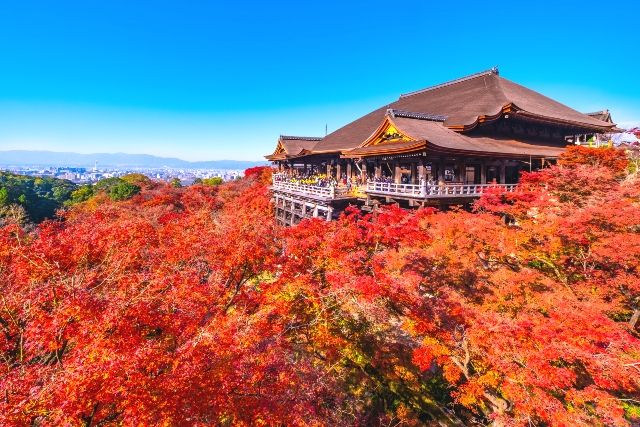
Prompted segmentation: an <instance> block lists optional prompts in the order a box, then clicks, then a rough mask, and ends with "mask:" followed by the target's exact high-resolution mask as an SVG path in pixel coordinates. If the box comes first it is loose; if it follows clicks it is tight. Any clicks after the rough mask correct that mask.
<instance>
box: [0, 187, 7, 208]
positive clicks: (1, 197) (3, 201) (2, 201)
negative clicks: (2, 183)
mask: <svg viewBox="0 0 640 427" xmlns="http://www.w3.org/2000/svg"><path fill="white" fill-rule="evenodd" d="M8 204H9V191H8V190H7V189H6V188H4V187H0V207H1V206H7V205H8Z"/></svg>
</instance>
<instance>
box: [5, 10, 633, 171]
mask: <svg viewBox="0 0 640 427" xmlns="http://www.w3.org/2000/svg"><path fill="white" fill-rule="evenodd" d="M638 4H639V2H637V1H616V0H610V1H607V2H603V1H597V2H591V1H586V0H583V1H575V2H574V1H559V0H556V1H531V2H525V1H522V2H518V1H515V0H512V1H508V2H501V1H469V2H467V1H459V2H452V1H439V2H432V1H426V0H424V1H408V0H407V1H392V0H386V1H353V2H349V1H347V0H342V1H328V0H325V1H304V0H300V1H295V2H279V1H255V2H248V1H241V0H236V1H224V2H222V1H213V0H211V1H193V0H192V1H189V0H181V1H178V0H175V1H164V0H155V1H146V0H136V1H132V0H128V1H124V0H100V1H98V0H83V1H66V0H58V1H42V2H37V1H31V0H13V1H2V2H0V150H4V149H45V150H52V151H75V152H81V153H92V152H128V153H148V154H156V155H163V156H175V157H179V158H183V159H187V160H213V159H242V160H257V159H261V156H262V155H264V154H268V153H270V152H271V151H272V150H273V148H274V147H275V141H276V139H277V137H278V135H279V134H289V135H300V134H301V135H311V136H314V135H323V134H324V131H325V124H326V125H327V126H328V129H329V131H330V132H331V131H332V130H335V129H336V128H338V127H340V126H342V125H344V124H346V123H348V122H349V121H351V120H353V119H355V118H357V117H358V116H360V115H362V114H364V113H366V112H368V111H370V110H372V109H374V108H377V107H379V106H380V105H384V104H385V103H388V102H391V101H393V100H395V99H396V98H397V96H398V95H399V94H400V93H403V92H408V91H412V90H415V89H420V88H422V87H426V86H430V85H433V84H437V83H440V82H443V81H446V80H451V79H454V78H457V77H461V76H464V75H467V74H471V73H474V72H477V71H482V70H485V69H488V68H491V67H492V66H494V65H497V66H499V68H500V73H501V75H502V76H503V77H506V78H508V79H510V80H513V81H515V82H518V83H520V84H523V85H525V86H527V87H530V88H532V89H534V90H538V91H540V92H542V93H544V94H545V95H548V96H551V97H553V98H555V99H557V100H559V101H561V102H564V103H566V104H568V105H569V106H571V107H574V108H576V109H578V110H582V111H592V110H599V109H602V108H609V109H610V110H611V111H612V114H613V118H614V121H616V122H618V123H620V124H623V125H630V124H636V123H640V21H639V17H640V13H639V12H640V6H638Z"/></svg>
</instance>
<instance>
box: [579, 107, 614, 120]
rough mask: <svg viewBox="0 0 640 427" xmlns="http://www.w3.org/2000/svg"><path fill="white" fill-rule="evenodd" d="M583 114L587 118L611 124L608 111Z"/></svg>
mask: <svg viewBox="0 0 640 427" xmlns="http://www.w3.org/2000/svg"><path fill="white" fill-rule="evenodd" d="M585 114H586V115H587V116H589V117H593V118H595V119H598V120H602V121H603V122H607V123H613V119H612V118H611V112H609V110H602V111H594V112H593V113H585Z"/></svg>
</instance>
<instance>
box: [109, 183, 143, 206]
mask: <svg viewBox="0 0 640 427" xmlns="http://www.w3.org/2000/svg"><path fill="white" fill-rule="evenodd" d="M139 192H140V187H138V186H137V185H133V184H129V183H128V182H126V181H122V182H119V183H117V184H116V185H114V186H112V187H111V188H110V189H109V192H108V194H109V197H110V198H111V200H116V201H118V200H127V199H130V198H131V197H133V196H135V195H136V194H138V193H139Z"/></svg>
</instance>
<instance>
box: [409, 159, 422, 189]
mask: <svg viewBox="0 0 640 427" xmlns="http://www.w3.org/2000/svg"><path fill="white" fill-rule="evenodd" d="M417 169H418V164H417V163H415V162H411V184H417V183H418V182H420V180H419V179H418V170H417Z"/></svg>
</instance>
